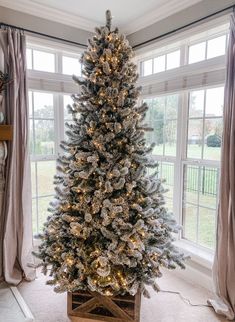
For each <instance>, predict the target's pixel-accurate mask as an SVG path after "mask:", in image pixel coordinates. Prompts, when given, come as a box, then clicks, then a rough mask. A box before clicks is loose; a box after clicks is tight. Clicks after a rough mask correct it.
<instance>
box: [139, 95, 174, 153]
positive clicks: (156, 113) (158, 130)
mask: <svg viewBox="0 0 235 322" xmlns="http://www.w3.org/2000/svg"><path fill="white" fill-rule="evenodd" d="M144 101H145V102H146V103H147V104H148V106H149V110H148V114H147V117H146V120H148V124H149V125H150V126H151V127H152V128H153V129H154V130H153V131H152V132H148V133H147V141H148V142H149V143H155V144H156V146H155V148H154V151H153V154H154V155H161V156H176V137H177V115H178V95H177V94H175V95H168V96H162V97H156V98H152V99H147V100H144Z"/></svg>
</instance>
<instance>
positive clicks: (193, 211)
mask: <svg viewBox="0 0 235 322" xmlns="http://www.w3.org/2000/svg"><path fill="white" fill-rule="evenodd" d="M183 227H184V231H183V234H184V238H186V239H188V240H191V241H193V242H196V241H197V207H195V206H193V205H190V204H187V203H186V204H184V205H183Z"/></svg>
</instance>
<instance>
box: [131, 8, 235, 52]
mask: <svg viewBox="0 0 235 322" xmlns="http://www.w3.org/2000/svg"><path fill="white" fill-rule="evenodd" d="M234 8H235V5H232V6H229V7H226V8H224V9H221V10H219V11H216V12H214V13H211V14H209V15H207V16H205V17H202V18H200V19H197V20H195V21H193V22H190V23H188V24H186V25H184V26H181V27H179V28H176V29H174V30H171V31H168V32H166V33H164V34H162V35H159V36H156V37H154V38H151V39H149V40H146V41H143V42H141V43H139V44H137V45H134V46H132V48H137V47H140V46H143V45H146V44H148V43H150V42H152V41H154V40H158V39H161V38H164V37H166V36H169V35H171V34H173V33H175V32H178V31H181V30H183V29H185V28H187V27H190V26H193V25H195V24H197V23H198V22H201V21H203V20H206V19H208V18H210V17H213V16H216V15H218V14H220V13H222V12H224V11H227V10H229V9H233V10H234Z"/></svg>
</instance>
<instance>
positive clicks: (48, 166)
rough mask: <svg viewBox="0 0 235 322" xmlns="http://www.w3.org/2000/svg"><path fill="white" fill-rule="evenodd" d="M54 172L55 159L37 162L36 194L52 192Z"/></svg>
mask: <svg viewBox="0 0 235 322" xmlns="http://www.w3.org/2000/svg"><path fill="white" fill-rule="evenodd" d="M55 173H56V163H55V161H41V162H37V175H38V195H39V196H45V195H51V194H53V193H54V185H53V180H54V179H53V178H54V175H55Z"/></svg>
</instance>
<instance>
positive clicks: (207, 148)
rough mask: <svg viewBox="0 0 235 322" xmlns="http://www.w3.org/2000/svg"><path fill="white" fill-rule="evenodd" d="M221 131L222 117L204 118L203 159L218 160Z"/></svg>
mask: <svg viewBox="0 0 235 322" xmlns="http://www.w3.org/2000/svg"><path fill="white" fill-rule="evenodd" d="M222 132H223V120H222V118H218V119H206V120H205V137H204V139H205V144H204V159H208V160H217V161H219V160H220V150H221V143H222Z"/></svg>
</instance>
